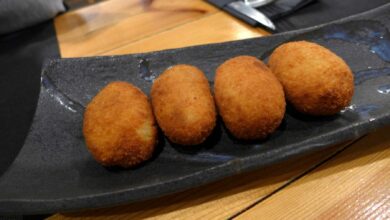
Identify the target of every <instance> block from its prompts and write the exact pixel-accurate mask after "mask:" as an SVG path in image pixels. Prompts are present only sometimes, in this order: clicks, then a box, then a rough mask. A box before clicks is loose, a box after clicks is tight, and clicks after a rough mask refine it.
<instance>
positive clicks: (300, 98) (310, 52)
mask: <svg viewBox="0 0 390 220" xmlns="http://www.w3.org/2000/svg"><path fill="white" fill-rule="evenodd" d="M269 66H270V68H271V70H272V72H273V73H274V74H275V75H276V77H277V78H278V79H279V80H280V82H281V83H282V85H283V87H284V91H285V93H286V97H287V100H288V101H289V102H290V103H291V104H292V105H293V106H294V107H295V109H297V110H298V111H300V112H302V113H306V114H310V115H314V116H320V115H333V114H336V113H338V112H339V111H340V110H342V109H343V108H344V107H346V106H348V105H349V103H350V102H351V99H352V96H353V91H354V84H353V74H352V71H351V69H350V68H349V67H348V65H347V64H346V63H345V62H344V60H343V59H341V58H340V57H339V56H337V55H336V54H334V53H333V52H331V51H330V50H328V49H326V48H325V47H322V46H320V45H318V44H315V43H311V42H307V41H297V42H289V43H285V44H282V45H281V46H279V47H278V48H277V49H276V50H275V51H274V52H273V53H272V55H271V57H270V60H269Z"/></svg>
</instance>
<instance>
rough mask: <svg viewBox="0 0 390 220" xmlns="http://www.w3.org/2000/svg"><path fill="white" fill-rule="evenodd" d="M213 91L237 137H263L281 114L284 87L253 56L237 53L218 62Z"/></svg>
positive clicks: (274, 126)
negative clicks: (224, 60)
mask: <svg viewBox="0 0 390 220" xmlns="http://www.w3.org/2000/svg"><path fill="white" fill-rule="evenodd" d="M214 93H215V100H216V104H217V107H218V111H219V114H220V115H221V116H222V119H223V121H224V123H225V125H226V127H227V128H228V129H229V131H230V132H231V133H232V134H233V135H234V136H235V137H237V138H240V139H247V140H249V139H260V138H265V137H266V136H268V135H269V134H270V133H272V132H274V131H275V129H276V128H277V127H278V126H279V125H280V123H281V121H282V119H283V117H284V113H285V107H286V103H285V99H284V93H283V88H282V86H281V84H280V83H279V81H278V80H277V79H276V77H275V76H274V75H273V74H272V73H271V72H270V70H269V69H268V67H267V66H266V65H265V64H264V63H263V62H261V61H260V60H258V59H257V58H255V57H251V56H238V57H235V58H232V59H229V60H227V61H226V62H224V63H223V64H222V65H220V66H219V67H218V69H217V72H216V75H215V81H214Z"/></svg>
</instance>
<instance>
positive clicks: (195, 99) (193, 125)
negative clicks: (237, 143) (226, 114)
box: [151, 64, 216, 145]
mask: <svg viewBox="0 0 390 220" xmlns="http://www.w3.org/2000/svg"><path fill="white" fill-rule="evenodd" d="M151 98H152V106H153V111H154V114H155V116H156V120H157V122H158V125H159V126H160V128H161V130H162V131H163V132H164V134H165V135H166V136H167V137H168V139H169V140H170V141H172V142H173V143H176V144H180V145H197V144H200V143H202V142H203V141H204V140H205V139H206V138H207V137H208V136H209V135H210V134H211V132H212V131H213V128H214V127H215V123H216V109H215V104H214V100H213V97H212V94H211V91H210V86H209V83H208V80H207V78H206V76H205V75H204V73H203V72H202V71H201V70H199V69H198V68H196V67H194V66H190V65H183V64H182V65H176V66H173V67H170V68H168V69H167V70H165V71H164V72H163V73H162V74H161V75H160V76H159V77H158V78H157V79H156V80H155V81H154V83H153V86H152V91H151Z"/></svg>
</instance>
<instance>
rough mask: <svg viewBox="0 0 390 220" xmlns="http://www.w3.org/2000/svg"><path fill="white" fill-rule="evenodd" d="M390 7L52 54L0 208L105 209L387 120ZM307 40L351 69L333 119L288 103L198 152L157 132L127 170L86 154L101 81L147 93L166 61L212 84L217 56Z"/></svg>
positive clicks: (2, 181)
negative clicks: (273, 127) (242, 133)
mask: <svg viewBox="0 0 390 220" xmlns="http://www.w3.org/2000/svg"><path fill="white" fill-rule="evenodd" d="M389 29H390V5H387V6H383V7H381V8H378V9H375V10H374V11H371V12H367V13H365V14H361V15H359V16H354V17H350V18H347V19H344V20H341V21H338V22H336V23H334V24H329V25H325V26H321V27H316V28H312V29H306V30H301V31H296V32H289V33H285V34H280V35H274V36H270V37H265V38H257V39H250V40H244V41H236V42H229V43H223V44H214V45H205V46H199V47H190V48H182V49H176V50H167V51H161V52H153V53H145V54H137V55H127V56H113V57H92V58H79V59H61V60H52V61H50V62H48V63H47V65H45V67H44V69H43V72H42V87H41V93H40V98H39V102H38V108H37V111H36V115H35V118H34V122H33V124H32V127H31V131H30V133H29V135H28V137H27V139H26V141H25V144H24V147H23V148H22V149H21V151H20V153H19V155H18V156H17V158H16V159H15V160H14V162H13V163H12V164H11V165H10V166H9V168H8V170H7V171H6V172H5V173H4V174H3V175H2V176H1V177H0V212H1V213H40V212H54V211H67V210H74V209H82V208H92V207H102V206H107V205H114V204H120V203H126V202H133V201H138V200H145V199H149V198H153V197H158V196H161V195H165V194H169V193H173V192H177V191H181V190H184V189H188V188H191V187H195V186H199V185H202V184H205V183H208V182H212V181H215V180H218V179H221V178H223V177H226V176H231V175H234V174H237V173H242V172H245V171H249V170H252V169H255V168H259V167H262V166H266V165H270V164H273V163H277V162H279V161H282V160H285V159H287V158H291V157H294V156H297V155H302V154H307V153H309V152H313V151H318V150H321V149H324V148H326V147H328V146H329V145H331V144H335V143H338V142H341V141H344V140H347V139H352V138H357V137H359V136H361V135H363V134H365V133H367V132H369V131H371V130H373V129H376V128H379V127H381V126H383V125H386V124H390V33H389ZM298 39H306V40H310V41H314V42H317V43H319V44H321V45H324V46H326V47H328V48H330V49H331V50H333V51H334V52H335V53H337V54H338V55H340V56H341V57H343V58H344V59H345V60H346V62H347V63H348V64H349V65H350V66H351V68H352V70H353V72H354V74H355V84H356V90H355V95H354V97H353V103H352V104H351V106H349V107H348V108H346V109H345V110H343V111H342V112H341V113H340V114H339V115H336V116H334V117H323V118H312V117H306V116H302V115H299V114H296V113H294V111H293V110H291V109H289V110H288V111H287V114H286V116H285V119H284V122H283V124H282V125H281V126H280V128H279V129H278V130H277V131H276V132H275V133H274V134H273V135H271V136H270V137H269V138H268V139H267V140H264V141H261V142H251V143H246V142H241V141H238V140H235V139H233V138H231V137H230V136H229V135H228V134H227V133H226V129H225V128H224V126H223V124H222V123H221V122H219V123H218V125H217V127H216V129H215V131H214V133H213V135H212V136H211V138H210V139H209V140H208V141H207V142H206V144H204V145H203V146H201V148H200V149H198V150H194V151H192V152H188V150H185V149H183V148H181V147H179V146H172V145H171V144H170V143H169V142H168V141H167V140H166V139H164V138H163V137H160V144H159V147H158V148H159V150H158V151H157V153H156V155H155V157H154V159H153V160H152V161H150V162H148V163H146V164H144V165H143V166H140V167H138V168H135V169H130V170H118V169H106V168H104V167H102V166H100V165H99V164H97V163H96V162H95V161H94V160H93V159H92V157H91V155H90V154H89V153H88V151H87V149H86V147H85V144H84V140H83V136H82V131H81V126H82V119H83V117H82V115H83V111H84V106H86V104H87V103H88V102H89V101H90V100H91V98H92V97H93V96H94V95H95V94H96V93H97V92H98V91H99V90H100V89H101V88H103V87H104V86H105V85H106V84H107V83H108V82H111V81H114V80H124V81H128V82H131V83H133V84H135V85H137V86H139V87H140V88H141V89H142V90H143V91H145V92H146V93H149V89H150V87H151V84H152V80H153V78H154V77H156V75H158V74H159V73H161V72H162V71H163V70H164V69H166V68H167V67H169V66H171V65H174V64H179V63H186V64H192V65H195V66H198V67H199V68H200V69H202V70H203V71H204V72H205V73H206V75H207V77H208V78H209V80H210V84H212V80H213V76H214V70H215V69H216V67H217V66H218V65H219V64H221V63H222V62H223V61H224V60H226V59H228V58H231V57H233V56H237V55H242V54H247V55H253V56H257V57H260V58H262V59H265V60H266V59H267V56H268V55H269V52H270V51H272V49H273V48H275V47H276V46H278V45H279V44H281V43H283V42H287V41H290V40H298Z"/></svg>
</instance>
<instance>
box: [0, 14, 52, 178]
mask: <svg viewBox="0 0 390 220" xmlns="http://www.w3.org/2000/svg"><path fill="white" fill-rule="evenodd" d="M59 56H60V54H59V48H58V43H57V38H56V34H55V29H54V25H53V22H52V21H48V22H44V23H41V24H39V25H37V26H34V27H31V28H28V29H25V30H22V31H18V32H15V33H12V34H8V35H2V36H0V69H1V72H0V122H1V123H0V145H1V147H0V178H1V175H2V174H3V173H4V172H5V171H6V170H7V168H8V166H9V165H10V164H11V162H12V161H13V160H14V158H15V157H16V155H17V154H18V152H19V150H20V148H21V147H22V146H23V143H24V139H25V137H26V135H27V133H28V130H29V128H30V124H31V120H32V118H33V115H34V112H35V108H36V103H37V100H38V94H39V86H40V77H41V67H42V63H43V60H44V59H47V58H54V57H59Z"/></svg>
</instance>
